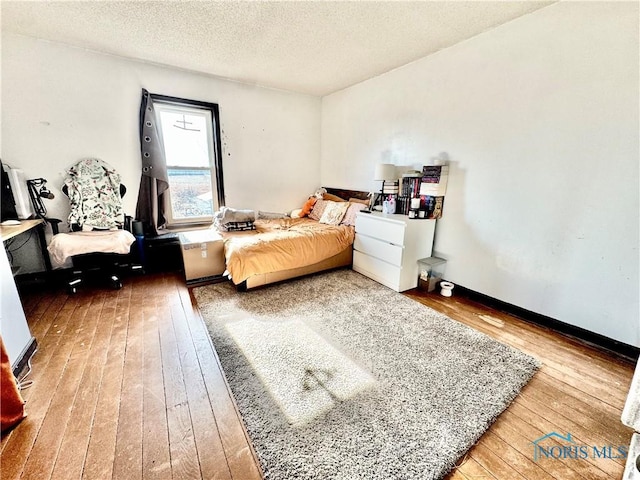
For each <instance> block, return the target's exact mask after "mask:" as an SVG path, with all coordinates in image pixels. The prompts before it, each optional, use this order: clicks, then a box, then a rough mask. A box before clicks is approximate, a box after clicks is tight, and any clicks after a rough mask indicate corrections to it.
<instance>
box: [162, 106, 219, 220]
mask: <svg viewBox="0 0 640 480" xmlns="http://www.w3.org/2000/svg"><path fill="white" fill-rule="evenodd" d="M150 96H151V99H152V100H153V102H154V103H155V105H156V111H155V112H154V113H155V116H156V122H157V124H158V125H159V126H161V125H162V122H161V120H160V113H159V111H158V110H159V109H158V107H160V110H162V108H161V107H162V106H163V105H164V106H167V107H177V108H186V109H189V108H190V109H194V108H195V109H196V110H206V111H209V112H210V114H211V122H212V125H211V126H210V127H211V134H212V137H213V138H212V140H213V141H212V147H213V155H212V158H210V162H211V164H210V165H209V168H208V170H209V171H210V172H211V189H212V193H213V190H215V195H216V196H217V207H218V208H220V207H223V206H224V205H225V194H224V181H223V178H224V177H223V168H222V139H221V138H220V109H219V106H218V104H217V103H209V102H202V101H199V100H190V99H187V98H179V97H171V96H168V95H160V94H157V93H151V94H150ZM158 132H159V134H160V140H161V142H162V146H163V148H164V138H162V128H159V129H158ZM165 166H166V168H167V169H169V166H168V165H167V164H166V159H165ZM185 168H186V167H185ZM192 169H202V170H206V169H205V168H203V167H200V168H197V167H192ZM167 193H168V195H167V196H166V198H165V214H166V216H167V227H169V228H172V227H173V228H175V227H179V226H186V225H197V224H209V223H212V222H213V217H197V218H188V219H179V220H176V219H175V218H174V217H173V209H172V206H171V198H170V197H171V184H169V189H168V190H167ZM215 207H216V203H215V202H214V209H215Z"/></svg>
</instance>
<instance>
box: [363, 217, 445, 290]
mask: <svg viewBox="0 0 640 480" xmlns="http://www.w3.org/2000/svg"><path fill="white" fill-rule="evenodd" d="M435 225H436V222H435V220H423V221H416V220H411V219H409V217H407V216H406V215H402V214H395V215H388V214H387V215H385V214H381V213H377V212H374V213H366V214H365V213H358V215H357V217H356V227H355V228H356V236H355V240H354V243H353V269H354V270H355V271H356V272H359V273H361V274H363V275H366V276H367V277H369V278H371V279H373V280H375V281H377V282H379V283H381V284H383V285H385V286H387V287H389V288H391V289H393V290H395V291H397V292H403V291H405V290H409V289H411V288H415V287H416V286H417V285H418V276H419V271H418V260H420V259H421V258H426V257H430V256H431V251H432V246H433V235H434V232H435Z"/></svg>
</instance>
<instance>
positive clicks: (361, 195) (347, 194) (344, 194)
mask: <svg viewBox="0 0 640 480" xmlns="http://www.w3.org/2000/svg"><path fill="white" fill-rule="evenodd" d="M324 188H325V189H326V190H327V193H330V194H332V195H336V196H338V197H340V198H342V199H344V200H349V199H350V198H357V199H359V200H367V199H368V198H369V192H363V191H361V190H344V189H342V188H330V187H324Z"/></svg>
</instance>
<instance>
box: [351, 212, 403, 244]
mask: <svg viewBox="0 0 640 480" xmlns="http://www.w3.org/2000/svg"><path fill="white" fill-rule="evenodd" d="M404 230H405V225H404V224H403V223H396V222H392V221H388V220H386V219H384V218H380V217H375V216H373V215H362V214H361V215H358V216H357V218H356V233H360V234H362V235H367V236H368V237H373V238H377V239H379V240H382V241H384V242H389V243H395V244H396V245H403V244H404Z"/></svg>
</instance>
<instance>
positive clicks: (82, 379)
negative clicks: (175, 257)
mask: <svg viewBox="0 0 640 480" xmlns="http://www.w3.org/2000/svg"><path fill="white" fill-rule="evenodd" d="M23 303H24V308H25V313H26V314H27V319H28V322H29V326H30V328H31V332H32V334H33V335H34V336H35V337H36V339H37V340H38V352H37V353H36V354H35V356H34V357H33V362H32V366H33V370H32V373H31V375H30V376H29V379H32V380H33V382H34V384H33V386H32V387H30V388H29V389H27V390H24V391H23V396H24V398H25V400H26V401H27V404H26V409H27V413H28V416H27V418H26V419H25V420H23V421H22V423H21V424H20V425H18V427H17V428H15V429H14V430H13V431H12V432H10V433H9V434H8V435H6V436H5V437H3V439H2V443H1V449H2V451H1V454H0V455H1V456H0V465H1V471H0V476H1V477H2V478H3V479H7V480H8V479H14V478H25V479H30V478H33V479H39V480H40V479H47V478H52V479H56V480H57V479H72V478H87V479H107V478H117V479H126V480H129V479H143V478H149V479H162V478H175V479H191V478H194V479H197V478H206V479H242V480H245V479H246V480H251V479H260V478H261V473H260V470H259V467H258V464H257V461H256V458H255V456H254V452H253V449H252V447H251V446H250V443H249V441H248V439H247V437H246V434H245V431H244V427H243V425H242V423H241V421H240V419H239V416H238V413H237V410H236V407H235V403H234V401H233V399H232V397H231V396H230V394H229V391H228V388H227V385H226V381H225V379H224V377H223V375H222V373H221V369H220V366H219V364H218V359H217V356H216V355H215V352H214V350H213V348H212V346H211V343H210V340H209V337H208V334H207V332H206V328H205V327H204V324H203V323H202V320H201V318H200V316H199V314H198V312H197V311H196V310H194V308H193V307H192V303H191V298H190V296H189V291H188V290H187V288H186V287H185V286H184V282H183V281H182V280H181V278H180V277H179V276H177V275H176V276H174V275H154V276H144V277H135V278H130V279H127V280H126V281H125V286H124V288H122V289H121V290H119V291H113V290H102V289H91V288H87V289H84V288H83V289H80V291H79V292H78V294H77V295H74V296H67V295H65V294H63V293H45V294H33V295H23Z"/></svg>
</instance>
